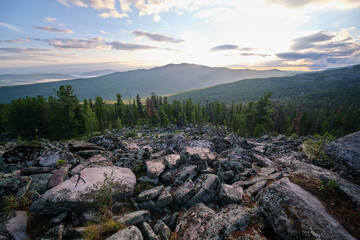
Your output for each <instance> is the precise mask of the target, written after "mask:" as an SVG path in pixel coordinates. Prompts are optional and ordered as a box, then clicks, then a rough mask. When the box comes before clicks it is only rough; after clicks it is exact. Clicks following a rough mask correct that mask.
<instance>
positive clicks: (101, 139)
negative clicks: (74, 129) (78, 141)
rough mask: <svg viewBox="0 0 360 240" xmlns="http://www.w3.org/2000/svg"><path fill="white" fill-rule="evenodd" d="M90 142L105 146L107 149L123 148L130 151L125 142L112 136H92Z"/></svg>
mask: <svg viewBox="0 0 360 240" xmlns="http://www.w3.org/2000/svg"><path fill="white" fill-rule="evenodd" d="M89 142H90V143H93V144H95V145H97V146H99V147H102V148H105V150H107V151H114V150H116V149H122V150H124V151H125V152H128V151H129V150H128V149H127V148H126V147H125V146H124V144H123V142H122V141H121V140H120V139H118V138H116V137H112V136H96V137H92V138H91V139H90V140H89Z"/></svg>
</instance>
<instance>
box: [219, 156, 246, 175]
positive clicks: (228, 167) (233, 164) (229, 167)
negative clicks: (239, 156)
mask: <svg viewBox="0 0 360 240" xmlns="http://www.w3.org/2000/svg"><path fill="white" fill-rule="evenodd" d="M214 168H215V169H216V173H217V174H218V175H221V176H222V175H224V173H225V172H228V171H232V173H233V174H234V175H236V174H239V173H241V172H243V171H244V169H245V168H244V166H243V164H242V163H241V162H237V161H229V160H227V159H219V160H217V161H214Z"/></svg>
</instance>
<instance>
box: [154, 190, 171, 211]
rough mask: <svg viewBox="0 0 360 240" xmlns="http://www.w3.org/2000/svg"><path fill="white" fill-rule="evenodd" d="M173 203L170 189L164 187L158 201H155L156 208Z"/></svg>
mask: <svg viewBox="0 0 360 240" xmlns="http://www.w3.org/2000/svg"><path fill="white" fill-rule="evenodd" d="M172 201H173V197H172V195H171V187H165V188H164V189H163V190H162V191H161V193H160V195H159V197H158V200H157V201H156V206H158V207H165V206H167V205H169V204H171V203H172Z"/></svg>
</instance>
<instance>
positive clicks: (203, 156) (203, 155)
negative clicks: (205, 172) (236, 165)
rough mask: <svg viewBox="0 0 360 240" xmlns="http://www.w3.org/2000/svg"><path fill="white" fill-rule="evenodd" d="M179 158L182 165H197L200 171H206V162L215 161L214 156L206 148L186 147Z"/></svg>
mask: <svg viewBox="0 0 360 240" xmlns="http://www.w3.org/2000/svg"><path fill="white" fill-rule="evenodd" d="M180 157H181V161H182V162H183V163H186V164H193V165H197V166H198V167H199V168H200V169H206V168H207V167H208V161H211V162H212V161H214V160H215V159H216V155H215V154H214V153H212V152H211V150H210V148H206V147H186V148H185V149H184V150H183V151H182V152H181V153H180Z"/></svg>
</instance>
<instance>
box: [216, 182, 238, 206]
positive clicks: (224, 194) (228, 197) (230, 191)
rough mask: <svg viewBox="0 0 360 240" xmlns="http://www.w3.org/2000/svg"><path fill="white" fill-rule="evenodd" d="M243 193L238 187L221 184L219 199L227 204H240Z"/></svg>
mask: <svg viewBox="0 0 360 240" xmlns="http://www.w3.org/2000/svg"><path fill="white" fill-rule="evenodd" d="M243 194H244V191H243V189H242V187H240V186H232V185H228V184H221V187H220V191H219V197H220V199H221V200H224V201H226V202H228V203H236V204H240V203H241V202H242V198H243Z"/></svg>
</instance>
